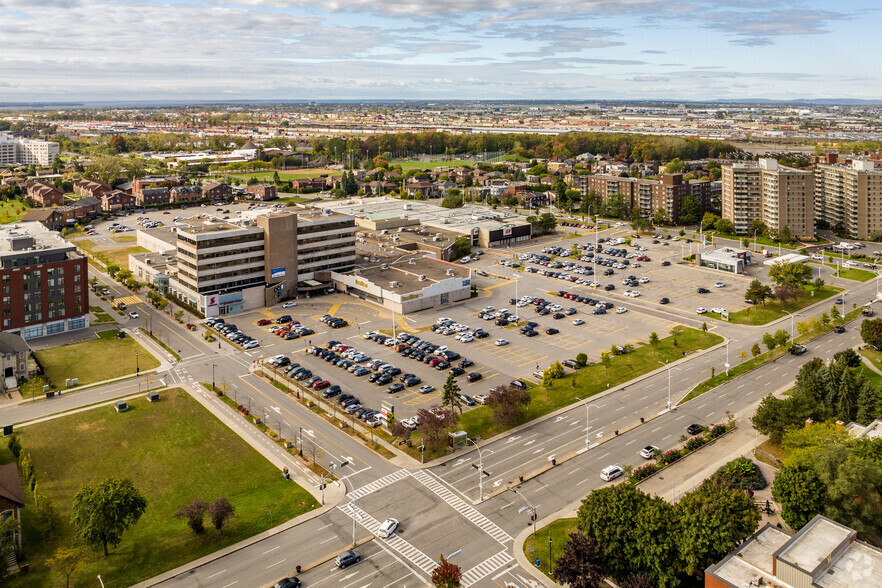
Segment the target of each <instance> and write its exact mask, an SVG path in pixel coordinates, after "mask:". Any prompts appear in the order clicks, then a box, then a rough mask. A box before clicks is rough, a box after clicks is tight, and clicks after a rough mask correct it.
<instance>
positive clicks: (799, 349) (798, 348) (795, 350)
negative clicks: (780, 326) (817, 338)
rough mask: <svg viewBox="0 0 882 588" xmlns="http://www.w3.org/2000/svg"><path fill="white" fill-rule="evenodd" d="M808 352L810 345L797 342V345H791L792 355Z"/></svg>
mask: <svg viewBox="0 0 882 588" xmlns="http://www.w3.org/2000/svg"><path fill="white" fill-rule="evenodd" d="M807 352H808V347H806V346H805V345H799V344H796V345H792V346H791V347H790V354H791V355H804V354H805V353H807Z"/></svg>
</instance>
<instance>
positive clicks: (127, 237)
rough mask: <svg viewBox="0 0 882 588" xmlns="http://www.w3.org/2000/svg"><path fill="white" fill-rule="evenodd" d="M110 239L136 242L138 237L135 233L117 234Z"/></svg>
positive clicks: (119, 241)
mask: <svg viewBox="0 0 882 588" xmlns="http://www.w3.org/2000/svg"><path fill="white" fill-rule="evenodd" d="M110 240H111V241H114V242H116V243H134V242H135V241H137V240H138V238H137V237H136V236H134V235H115V236H113V237H111V238H110Z"/></svg>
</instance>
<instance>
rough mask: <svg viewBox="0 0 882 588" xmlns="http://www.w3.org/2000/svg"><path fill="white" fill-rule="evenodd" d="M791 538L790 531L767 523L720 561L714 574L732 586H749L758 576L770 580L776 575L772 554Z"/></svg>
mask: <svg viewBox="0 0 882 588" xmlns="http://www.w3.org/2000/svg"><path fill="white" fill-rule="evenodd" d="M789 540H790V535H789V534H788V533H785V532H784V531H782V530H780V529H778V528H777V527H773V526H772V525H766V526H765V527H763V528H762V529H760V530H759V531H758V532H757V533H756V534H755V535H754V536H753V538H752V539H748V540H747V541H745V542H744V543H742V546H741V548H740V549H739V550H738V551H736V552H735V553H733V554H732V555H731V556H729V557H727V558H726V559H724V560H723V561H722V562H720V563H719V564H718V565H717V567H716V569H715V570H713V574H714V576H716V577H717V578H719V579H721V580H724V581H726V582H728V583H729V584H731V585H732V586H747V585H748V583H749V582H751V581H752V580H753V579H754V578H756V577H757V576H763V578H765V579H766V580H770V579H771V578H773V577H774V573H773V570H774V567H773V563H772V562H773V559H774V558H773V557H772V555H773V554H774V553H775V552H776V551H777V550H778V549H780V548H781V546H782V545H784V544H785V543H787V541H789ZM711 569H713V566H711ZM782 585H783V584H782Z"/></svg>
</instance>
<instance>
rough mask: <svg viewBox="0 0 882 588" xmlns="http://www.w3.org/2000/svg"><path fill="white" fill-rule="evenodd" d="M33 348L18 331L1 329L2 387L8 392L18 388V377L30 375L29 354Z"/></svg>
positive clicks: (0, 384)
mask: <svg viewBox="0 0 882 588" xmlns="http://www.w3.org/2000/svg"><path fill="white" fill-rule="evenodd" d="M30 353H31V348H30V346H29V345H28V344H27V342H26V341H25V340H24V339H22V338H21V335H19V334H18V333H5V332H2V331H0V371H2V374H3V379H2V382H0V386H2V389H3V390H4V391H5V392H6V393H7V394H8V393H9V392H12V391H13V390H17V389H18V379H19V378H26V377H27V376H28V355H30Z"/></svg>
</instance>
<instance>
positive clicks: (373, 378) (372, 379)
mask: <svg viewBox="0 0 882 588" xmlns="http://www.w3.org/2000/svg"><path fill="white" fill-rule="evenodd" d="M384 375H385V374H383V372H375V373H373V374H371V375H369V376H368V382H372V383H373V382H376V381H377V380H379V379H380V378H382V377H383V376H384Z"/></svg>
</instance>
